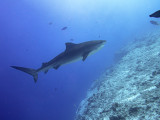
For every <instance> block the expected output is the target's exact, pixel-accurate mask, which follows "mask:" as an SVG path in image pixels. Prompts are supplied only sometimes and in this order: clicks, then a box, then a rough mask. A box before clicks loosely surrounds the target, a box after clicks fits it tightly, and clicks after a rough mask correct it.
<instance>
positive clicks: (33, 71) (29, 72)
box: [11, 66, 38, 83]
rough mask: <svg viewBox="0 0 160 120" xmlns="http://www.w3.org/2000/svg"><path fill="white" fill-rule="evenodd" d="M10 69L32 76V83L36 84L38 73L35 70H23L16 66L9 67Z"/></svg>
mask: <svg viewBox="0 0 160 120" xmlns="http://www.w3.org/2000/svg"><path fill="white" fill-rule="evenodd" d="M11 67H12V68H14V69H17V70H20V71H23V72H25V73H28V74H30V75H32V76H33V78H34V82H35V83H36V82H37V79H38V73H37V71H36V70H35V69H31V68H24V67H17V66H11Z"/></svg>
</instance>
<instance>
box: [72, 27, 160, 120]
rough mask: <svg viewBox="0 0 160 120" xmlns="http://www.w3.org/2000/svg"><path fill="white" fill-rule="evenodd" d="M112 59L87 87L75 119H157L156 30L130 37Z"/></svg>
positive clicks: (159, 38)
mask: <svg viewBox="0 0 160 120" xmlns="http://www.w3.org/2000/svg"><path fill="white" fill-rule="evenodd" d="M115 59H117V63H116V64H115V65H113V66H112V67H110V68H108V69H106V71H105V72H104V73H103V75H102V76H101V77H100V78H99V79H98V80H96V81H95V82H94V83H93V84H92V86H91V88H90V89H89V90H88V93H87V96H86V98H85V99H84V100H82V101H81V103H80V105H79V108H78V109H77V113H76V116H75V120H160V31H159V30H157V31H154V32H150V33H147V34H145V35H143V37H142V36H141V37H138V38H136V39H134V40H133V41H132V42H130V43H129V44H128V45H126V46H125V47H124V48H122V49H121V51H119V52H118V53H117V54H116V55H115Z"/></svg>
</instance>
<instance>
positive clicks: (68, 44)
mask: <svg viewBox="0 0 160 120" xmlns="http://www.w3.org/2000/svg"><path fill="white" fill-rule="evenodd" d="M65 44H66V50H69V49H71V48H73V47H74V46H75V45H76V44H75V43H71V42H67V43H65Z"/></svg>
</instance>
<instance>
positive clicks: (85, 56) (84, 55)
mask: <svg viewBox="0 0 160 120" xmlns="http://www.w3.org/2000/svg"><path fill="white" fill-rule="evenodd" d="M89 53H90V52H86V53H84V54H83V59H82V60H83V61H85V59H86V58H87V56H88V55H89Z"/></svg>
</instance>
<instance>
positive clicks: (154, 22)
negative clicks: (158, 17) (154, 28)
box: [150, 20, 159, 25]
mask: <svg viewBox="0 0 160 120" xmlns="http://www.w3.org/2000/svg"><path fill="white" fill-rule="evenodd" d="M150 23H151V24H153V25H159V24H158V23H157V22H156V21H153V20H151V21H150Z"/></svg>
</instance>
